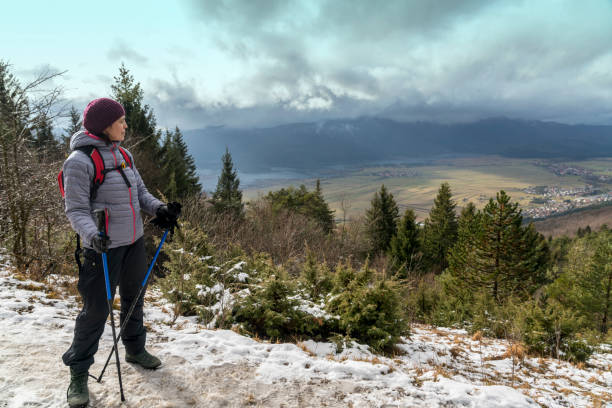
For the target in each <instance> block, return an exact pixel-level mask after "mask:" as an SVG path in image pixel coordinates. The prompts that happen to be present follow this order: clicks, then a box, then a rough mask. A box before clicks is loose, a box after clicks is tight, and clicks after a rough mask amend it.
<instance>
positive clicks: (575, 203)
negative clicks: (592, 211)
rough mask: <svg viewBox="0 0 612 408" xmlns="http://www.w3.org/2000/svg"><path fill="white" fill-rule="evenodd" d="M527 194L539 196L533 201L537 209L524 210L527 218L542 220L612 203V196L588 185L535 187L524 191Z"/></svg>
mask: <svg viewBox="0 0 612 408" xmlns="http://www.w3.org/2000/svg"><path fill="white" fill-rule="evenodd" d="M522 191H523V192H525V193H527V194H533V195H537V197H535V198H533V199H532V200H531V203H533V204H541V205H539V206H536V207H531V208H525V209H523V215H524V216H525V217H527V218H532V219H541V218H546V217H550V216H553V215H558V214H563V213H566V212H568V211H572V210H575V209H578V208H585V207H591V206H594V205H606V203H608V202H610V201H612V194H611V193H610V192H609V191H608V192H602V191H601V190H599V189H595V188H594V187H593V186H592V185H590V184H587V185H585V186H584V187H575V188H560V187H558V186H534V187H528V188H525V189H523V190H522Z"/></svg>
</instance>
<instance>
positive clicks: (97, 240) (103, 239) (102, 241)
mask: <svg viewBox="0 0 612 408" xmlns="http://www.w3.org/2000/svg"><path fill="white" fill-rule="evenodd" d="M111 243H112V241H111V240H110V238H109V237H108V235H106V234H104V235H96V236H95V237H93V239H92V240H91V246H92V247H93V250H94V251H96V252H97V253H99V254H101V253H102V252H108V247H109V246H110V244H111Z"/></svg>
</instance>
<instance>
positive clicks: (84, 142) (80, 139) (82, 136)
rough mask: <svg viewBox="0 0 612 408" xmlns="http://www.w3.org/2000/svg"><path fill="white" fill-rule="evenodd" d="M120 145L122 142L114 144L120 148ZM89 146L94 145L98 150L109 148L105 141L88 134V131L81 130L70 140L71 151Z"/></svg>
mask: <svg viewBox="0 0 612 408" xmlns="http://www.w3.org/2000/svg"><path fill="white" fill-rule="evenodd" d="M120 143H121V142H114V143H113V144H114V145H115V146H118V145H119V144H120ZM89 145H93V146H95V147H97V148H102V147H106V146H107V144H106V142H105V141H104V139H102V138H100V137H98V136H96V135H94V134H93V133H91V132H88V131H87V130H79V131H78V132H76V133H75V134H74V135H72V137H71V138H70V150H71V151H73V150H76V149H77V148H79V147H82V146H89Z"/></svg>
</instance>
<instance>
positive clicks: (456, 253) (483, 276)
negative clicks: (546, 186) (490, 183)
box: [448, 190, 549, 302]
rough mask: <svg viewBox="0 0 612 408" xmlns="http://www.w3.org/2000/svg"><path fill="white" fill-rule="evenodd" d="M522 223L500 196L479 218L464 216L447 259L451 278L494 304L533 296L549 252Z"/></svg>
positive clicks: (513, 205)
mask: <svg viewBox="0 0 612 408" xmlns="http://www.w3.org/2000/svg"><path fill="white" fill-rule="evenodd" d="M522 221H523V217H522V216H521V211H520V209H519V208H518V203H512V202H510V197H509V196H508V195H507V194H506V193H505V192H504V191H503V190H502V191H500V192H499V193H498V194H497V197H496V200H493V199H490V200H489V203H488V204H487V205H486V206H485V208H484V209H483V211H482V212H479V213H476V214H474V211H473V209H472V210H466V212H465V214H464V215H463V216H462V217H461V223H460V231H459V239H458V241H457V243H456V244H455V246H454V247H453V248H452V250H451V251H450V254H449V267H448V270H449V272H450V273H451V275H453V276H455V277H457V278H459V280H460V281H462V282H463V283H464V284H465V285H466V287H471V288H486V289H487V290H489V291H490V294H491V296H492V297H493V298H494V299H495V300H497V301H498V302H501V301H503V300H504V299H505V298H507V297H508V296H510V295H517V296H523V297H524V296H526V295H528V294H530V293H531V292H533V290H535V289H536V288H537V287H538V286H539V285H541V284H542V283H543V280H544V272H545V270H546V267H547V265H548V260H549V250H548V245H547V243H546V240H545V239H544V237H543V236H541V235H540V234H539V233H537V232H536V231H535V229H534V228H533V226H532V225H529V226H527V227H523V226H522V225H521V224H522Z"/></svg>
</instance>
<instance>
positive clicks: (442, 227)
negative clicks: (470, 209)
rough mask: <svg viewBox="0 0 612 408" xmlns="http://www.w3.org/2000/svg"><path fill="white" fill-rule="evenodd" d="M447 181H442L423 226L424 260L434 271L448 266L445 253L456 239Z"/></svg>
mask: <svg viewBox="0 0 612 408" xmlns="http://www.w3.org/2000/svg"><path fill="white" fill-rule="evenodd" d="M455 206H456V205H455V202H454V201H453V200H452V195H451V190H450V186H449V184H448V183H442V185H441V186H440V189H439V190H438V195H437V196H436V198H435V199H434V204H433V207H432V208H431V210H430V211H429V217H428V218H427V219H426V220H425V225H424V227H423V252H424V256H425V261H426V263H427V264H428V266H429V267H430V268H432V270H433V271H434V272H437V273H439V272H441V271H443V270H444V269H446V267H447V266H448V260H447V253H448V251H449V249H450V248H451V247H452V246H453V245H454V244H455V242H456V240H457V215H456V214H455Z"/></svg>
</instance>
